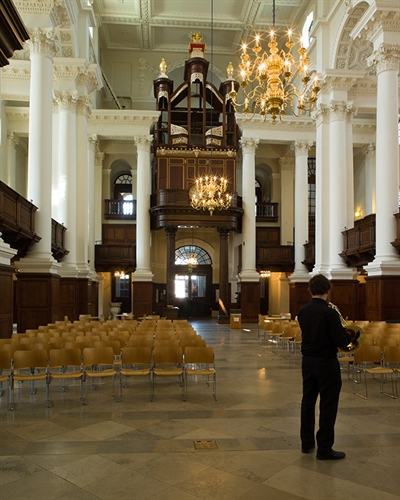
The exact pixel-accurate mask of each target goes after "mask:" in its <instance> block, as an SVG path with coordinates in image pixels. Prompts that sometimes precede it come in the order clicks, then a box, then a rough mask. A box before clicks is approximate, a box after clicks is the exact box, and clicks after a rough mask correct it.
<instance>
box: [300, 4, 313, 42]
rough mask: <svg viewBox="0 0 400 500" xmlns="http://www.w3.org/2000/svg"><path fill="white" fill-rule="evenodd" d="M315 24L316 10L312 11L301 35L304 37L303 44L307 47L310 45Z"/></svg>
mask: <svg viewBox="0 0 400 500" xmlns="http://www.w3.org/2000/svg"><path fill="white" fill-rule="evenodd" d="M313 24H314V12H310V13H309V14H308V16H307V19H306V22H305V23H304V25H303V31H302V33H301V37H302V39H303V45H304V47H305V48H306V49H308V46H309V45H310V31H311V28H312V27H313Z"/></svg>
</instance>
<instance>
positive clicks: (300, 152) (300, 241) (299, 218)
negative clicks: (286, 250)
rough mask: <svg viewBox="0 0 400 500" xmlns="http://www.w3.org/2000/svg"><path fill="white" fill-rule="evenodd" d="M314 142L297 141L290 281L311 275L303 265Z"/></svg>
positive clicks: (303, 279)
mask: <svg viewBox="0 0 400 500" xmlns="http://www.w3.org/2000/svg"><path fill="white" fill-rule="evenodd" d="M312 144H313V143H312V142H308V141H296V142H295V144H294V150H295V155H296V172H295V180H294V262H295V265H294V272H293V273H292V274H291V275H290V281H293V282H296V281H308V280H309V279H310V275H309V272H308V269H307V267H306V266H305V265H304V264H302V261H303V260H304V258H305V255H304V244H305V243H307V242H308V151H309V149H310V147H311V146H312Z"/></svg>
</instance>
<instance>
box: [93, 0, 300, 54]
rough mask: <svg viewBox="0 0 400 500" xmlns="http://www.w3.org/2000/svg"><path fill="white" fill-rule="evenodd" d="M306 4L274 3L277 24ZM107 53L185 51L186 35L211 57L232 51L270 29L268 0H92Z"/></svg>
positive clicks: (285, 23)
mask: <svg viewBox="0 0 400 500" xmlns="http://www.w3.org/2000/svg"><path fill="white" fill-rule="evenodd" d="M308 3H309V1H308V0H276V26H277V27H285V28H286V27H289V26H291V25H294V24H296V23H298V22H300V18H301V16H302V15H303V14H304V11H305V9H306V6H307V5H308ZM93 7H94V9H95V12H96V16H97V20H98V24H99V35H100V43H101V46H102V48H103V49H106V50H113V49H117V50H131V51H145V50H157V51H162V52H164V53H165V54H166V55H167V54H168V52H181V53H182V51H183V52H185V51H186V50H187V47H188V44H189V41H190V34H191V33H194V32H195V31H196V30H198V31H200V32H201V33H202V34H203V36H204V41H205V42H206V43H207V45H208V47H210V46H212V48H213V52H214V53H215V54H221V55H222V54H232V53H235V52H236V51H237V49H238V47H239V45H240V43H241V41H243V40H245V39H246V38H247V37H248V36H249V35H250V34H251V33H252V31H253V30H261V29H262V30H265V29H267V28H268V27H270V26H272V0H93Z"/></svg>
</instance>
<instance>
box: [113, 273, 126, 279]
mask: <svg viewBox="0 0 400 500" xmlns="http://www.w3.org/2000/svg"><path fill="white" fill-rule="evenodd" d="M114 277H115V278H125V272H124V271H115V272H114Z"/></svg>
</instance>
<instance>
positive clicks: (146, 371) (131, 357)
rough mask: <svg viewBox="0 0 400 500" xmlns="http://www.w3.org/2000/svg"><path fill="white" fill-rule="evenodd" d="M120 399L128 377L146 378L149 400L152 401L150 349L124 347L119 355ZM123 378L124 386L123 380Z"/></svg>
mask: <svg viewBox="0 0 400 500" xmlns="http://www.w3.org/2000/svg"><path fill="white" fill-rule="evenodd" d="M121 362H122V365H121V371H120V373H119V376H120V398H122V386H124V387H127V379H128V377H148V381H149V399H150V401H153V364H152V348H151V347H145V346H141V347H124V348H123V349H122V353H121ZM124 377H125V384H123V379H124Z"/></svg>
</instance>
